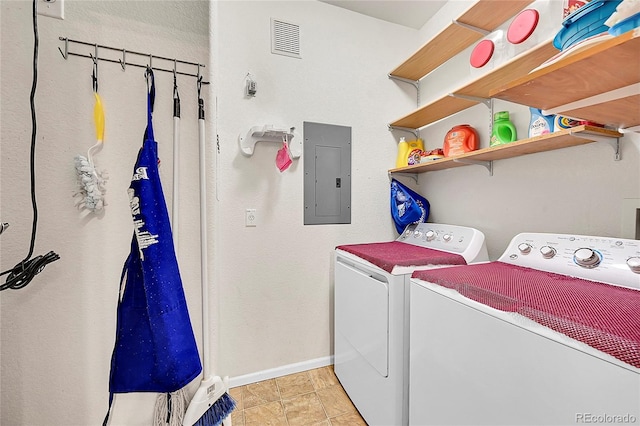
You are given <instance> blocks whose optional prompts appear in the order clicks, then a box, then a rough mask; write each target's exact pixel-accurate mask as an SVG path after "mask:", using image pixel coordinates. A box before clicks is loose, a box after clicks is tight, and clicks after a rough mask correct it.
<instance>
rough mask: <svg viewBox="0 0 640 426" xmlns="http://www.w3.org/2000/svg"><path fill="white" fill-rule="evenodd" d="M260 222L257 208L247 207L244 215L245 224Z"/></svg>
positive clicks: (251, 224) (252, 224) (250, 224)
mask: <svg viewBox="0 0 640 426" xmlns="http://www.w3.org/2000/svg"><path fill="white" fill-rule="evenodd" d="M257 222H258V215H257V214H256V209H246V210H245V216H244V226H256V225H257Z"/></svg>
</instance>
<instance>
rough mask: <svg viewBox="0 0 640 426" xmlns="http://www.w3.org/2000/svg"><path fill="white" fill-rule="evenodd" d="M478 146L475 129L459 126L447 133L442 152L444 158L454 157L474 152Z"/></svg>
mask: <svg viewBox="0 0 640 426" xmlns="http://www.w3.org/2000/svg"><path fill="white" fill-rule="evenodd" d="M478 146H480V137H479V136H478V132H477V131H476V129H474V128H473V127H471V126H470V125H468V124H460V125H459V126H454V127H453V128H452V129H451V130H449V131H448V132H447V134H446V135H445V137H444V144H443V146H442V151H443V153H444V155H445V156H446V157H454V156H456V155H462V154H465V153H467V152H471V151H475V150H476V149H478Z"/></svg>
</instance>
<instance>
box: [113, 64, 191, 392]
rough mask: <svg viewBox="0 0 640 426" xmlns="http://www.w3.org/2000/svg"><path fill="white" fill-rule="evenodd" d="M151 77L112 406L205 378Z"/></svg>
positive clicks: (133, 193) (132, 190)
mask: <svg viewBox="0 0 640 426" xmlns="http://www.w3.org/2000/svg"><path fill="white" fill-rule="evenodd" d="M147 73H149V74H148V76H147V78H148V79H149V77H150V79H151V87H150V90H149V93H148V98H147V108H148V113H147V128H146V131H145V135H144V142H143V145H142V148H141V149H140V151H139V153H138V158H137V161H136V164H135V166H134V169H133V178H132V180H131V185H130V187H129V189H128V193H129V202H130V206H131V215H132V218H133V225H134V235H133V238H132V241H131V252H130V254H129V256H128V258H127V260H126V262H125V265H124V269H123V271H122V279H121V283H120V298H119V301H118V311H117V326H116V341H115V347H114V349H113V355H112V358H111V374H110V378H109V391H110V395H111V397H110V399H112V397H113V394H114V393H126V392H159V393H165V392H174V391H177V390H179V389H181V388H183V387H184V386H186V385H187V384H188V383H189V382H191V381H192V380H193V379H195V378H196V377H197V376H198V375H199V374H200V372H201V371H202V364H201V363H200V357H199V354H198V348H197V344H196V340H195V336H194V334H193V329H192V327H191V320H190V318H189V312H188V310H187V303H186V299H185V295H184V289H183V288H182V280H181V278H180V271H179V269H178V262H177V259H176V254H175V251H174V245H173V237H172V234H171V226H170V222H169V213H168V211H167V206H166V203H165V199H164V194H163V192H162V184H161V182H160V175H159V172H158V144H157V142H156V141H155V140H154V136H153V126H152V111H153V102H154V96H155V84H154V79H153V71H152V70H151V69H148V70H147Z"/></svg>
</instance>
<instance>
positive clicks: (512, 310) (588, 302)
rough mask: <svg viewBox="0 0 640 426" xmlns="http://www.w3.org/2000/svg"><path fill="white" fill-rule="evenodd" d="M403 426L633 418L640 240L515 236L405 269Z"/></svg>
mask: <svg viewBox="0 0 640 426" xmlns="http://www.w3.org/2000/svg"><path fill="white" fill-rule="evenodd" d="M410 287H411V303H410V324H411V329H410V348H411V349H410V366H411V382H410V413H409V423H410V424H411V425H421V426H422V425H474V426H475V425H576V424H578V425H579V424H589V423H591V424H594V423H595V424H639V422H640V241H637V240H625V239H619V238H603V237H591V236H579V235H560V234H520V235H517V236H516V237H515V238H513V240H512V241H511V243H510V244H509V247H508V248H507V250H506V251H505V252H504V254H503V255H502V256H501V257H500V259H499V260H498V261H496V262H488V263H484V264H481V265H469V266H460V267H454V268H447V269H446V270H441V271H424V272H416V273H415V274H414V275H413V277H412V279H411V285H410Z"/></svg>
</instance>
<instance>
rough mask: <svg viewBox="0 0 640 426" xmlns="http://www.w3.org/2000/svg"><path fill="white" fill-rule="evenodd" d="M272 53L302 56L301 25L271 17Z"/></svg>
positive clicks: (294, 56) (295, 56) (293, 56)
mask: <svg viewBox="0 0 640 426" xmlns="http://www.w3.org/2000/svg"><path fill="white" fill-rule="evenodd" d="M271 53H275V54H276V55H285V56H291V57H292V58H302V56H300V26H299V25H296V24H292V23H290V22H284V21H280V20H277V19H273V18H271Z"/></svg>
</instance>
